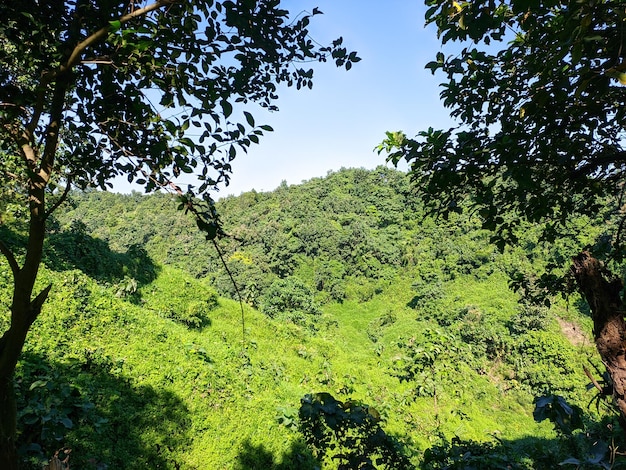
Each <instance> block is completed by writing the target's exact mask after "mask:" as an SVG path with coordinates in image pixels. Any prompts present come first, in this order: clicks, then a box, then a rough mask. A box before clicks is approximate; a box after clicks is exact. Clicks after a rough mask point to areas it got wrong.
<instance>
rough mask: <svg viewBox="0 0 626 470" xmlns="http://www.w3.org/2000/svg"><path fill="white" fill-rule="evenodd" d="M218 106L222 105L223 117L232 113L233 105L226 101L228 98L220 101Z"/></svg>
mask: <svg viewBox="0 0 626 470" xmlns="http://www.w3.org/2000/svg"><path fill="white" fill-rule="evenodd" d="M220 106H221V107H222V111H223V112H224V117H225V118H227V117H229V116H230V115H231V114H233V105H232V104H230V103H229V102H228V100H222V101H220Z"/></svg>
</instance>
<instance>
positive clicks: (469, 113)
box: [381, 0, 626, 246]
mask: <svg viewBox="0 0 626 470" xmlns="http://www.w3.org/2000/svg"><path fill="white" fill-rule="evenodd" d="M427 5H428V6H429V8H428V10H427V12H426V22H427V23H429V24H434V25H436V26H437V29H438V34H439V37H440V38H441V41H442V43H443V44H446V43H448V42H458V43H461V44H462V48H461V51H460V52H459V53H458V54H453V55H450V56H446V55H444V53H443V52H439V53H437V56H436V60H434V61H432V62H430V63H428V64H427V66H426V67H427V68H429V69H431V70H432V71H433V73H435V72H443V74H444V75H445V76H446V81H445V82H444V83H442V85H441V86H442V91H441V99H442V101H443V104H444V105H445V106H446V107H447V108H449V109H450V114H451V115H452V116H453V117H454V118H456V119H457V121H458V126H457V127H456V128H453V129H447V130H435V129H428V130H426V131H423V132H420V133H419V134H418V136H417V138H415V139H406V138H405V137H404V135H403V134H402V133H390V134H389V135H388V138H387V140H386V141H385V143H384V144H383V146H382V147H381V148H386V149H388V150H390V151H391V153H390V159H392V160H393V161H394V162H398V161H399V160H400V159H402V158H406V159H407V160H408V161H409V162H410V164H411V171H412V174H413V176H414V178H415V180H416V183H417V184H416V186H417V187H419V188H420V189H421V190H422V192H423V194H424V196H425V197H426V198H427V199H428V200H429V201H430V202H431V203H434V204H435V206H436V207H437V209H438V210H441V211H442V212H444V213H445V212H448V211H455V210H459V208H460V201H461V200H462V199H464V198H465V197H466V196H467V195H471V197H472V198H473V199H472V200H473V202H474V203H476V204H477V205H478V206H479V207H480V216H481V217H482V219H483V221H484V222H483V223H484V226H485V228H489V229H492V230H495V231H496V233H497V238H498V240H499V242H500V244H501V246H503V244H504V242H506V241H515V238H516V235H515V232H516V228H517V227H518V226H519V223H520V219H526V220H529V221H531V222H538V221H544V222H547V225H546V231H545V235H546V237H547V239H548V240H554V238H555V236H556V234H557V233H559V232H560V231H561V229H562V228H563V227H564V226H565V225H566V224H567V221H568V220H570V218H571V217H572V216H574V215H577V214H586V215H595V214H597V213H598V211H599V210H600V209H601V208H602V207H603V206H604V205H605V203H606V201H605V199H603V198H604V197H605V196H607V195H616V194H619V193H620V192H621V190H622V186H623V181H624V176H625V173H624V172H625V170H626V150H625V148H624V135H625V130H626V127H625V122H626V121H625V117H626V114H625V113H626V106H625V105H626V88H625V87H624V85H626V62H625V57H626V51H625V48H624V46H625V41H626V40H625V38H624V21H625V19H626V13H625V12H624V8H623V3H622V2H620V1H611V0H601V1H592V2H575V1H571V2H569V1H552V0H550V1H542V2H538V1H527V0H516V1H499V2H494V1H491V0H489V1H487V0H485V1H477V2H474V1H472V2H469V1H467V2H456V1H454V2H449V1H443V0H431V1H428V2H427ZM618 206H619V205H618V204H616V206H615V207H614V208H616V207H618ZM513 214H514V216H512V215H513ZM618 235H619V234H618ZM617 238H619V236H617ZM616 241H617V242H618V244H619V239H618V240H616Z"/></svg>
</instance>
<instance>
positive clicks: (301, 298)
mask: <svg viewBox="0 0 626 470" xmlns="http://www.w3.org/2000/svg"><path fill="white" fill-rule="evenodd" d="M260 309H261V311H262V312H263V313H265V314H266V315H267V316H269V317H271V318H274V317H277V316H278V315H280V314H287V315H288V316H289V317H293V316H297V315H298V314H305V315H319V314H320V313H321V311H320V308H319V305H317V304H316V302H315V300H314V299H313V292H312V291H311V290H310V289H309V287H308V286H307V285H306V284H305V283H304V282H302V281H301V280H300V279H298V278H297V277H294V276H290V277H288V278H285V279H278V280H276V281H274V282H273V283H272V285H271V286H270V287H269V288H268V289H267V291H266V292H265V293H264V294H263V298H262V299H261V306H260Z"/></svg>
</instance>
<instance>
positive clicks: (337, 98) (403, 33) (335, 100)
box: [217, 0, 452, 197]
mask: <svg viewBox="0 0 626 470" xmlns="http://www.w3.org/2000/svg"><path fill="white" fill-rule="evenodd" d="M283 4H284V5H285V7H286V8H287V9H289V11H290V12H292V13H296V12H299V11H302V10H306V11H312V9H313V8H314V7H316V6H317V7H318V8H319V9H320V10H321V11H322V12H323V13H324V14H323V15H319V16H315V17H314V18H313V19H312V21H311V27H310V29H311V36H312V37H313V38H314V39H315V40H316V41H317V42H319V43H322V44H328V43H330V42H331V41H332V40H334V39H336V38H338V37H340V36H341V37H343V39H344V45H345V46H346V47H347V49H348V51H351V50H356V51H357V52H358V54H359V56H360V57H361V59H362V60H361V62H359V63H357V64H355V65H354V66H353V68H352V69H351V70H350V71H346V70H345V68H337V67H336V66H335V65H334V63H332V62H327V63H323V64H317V65H316V66H315V72H314V78H313V89H312V90H308V89H306V90H296V89H295V87H294V88H287V87H285V88H283V89H281V90H280V93H279V96H280V98H279V100H278V102H277V105H278V107H279V111H278V112H275V113H268V112H265V111H264V110H261V109H259V110H258V111H255V112H253V114H254V115H255V119H256V121H257V123H261V122H262V123H264V124H269V125H271V126H272V127H273V128H274V132H271V133H268V134H266V135H265V136H264V137H263V138H262V139H261V142H260V144H259V145H257V146H253V147H252V148H251V149H250V150H249V151H248V153H247V154H244V153H238V155H237V158H236V159H235V161H234V162H233V175H232V179H231V183H230V185H229V186H228V187H227V188H224V189H222V190H221V191H220V193H219V194H218V195H217V196H218V197H221V196H224V195H228V194H233V195H239V194H240V193H241V192H244V191H249V190H252V189H255V190H257V191H271V190H273V189H275V188H276V187H277V186H279V185H280V183H281V182H282V181H286V182H287V183H288V184H298V183H301V182H302V181H305V180H308V179H311V178H313V177H318V176H325V175H326V174H327V173H328V172H329V171H336V170H339V169H341V168H342V167H345V168H360V167H364V168H375V167H376V166H378V165H381V164H385V158H384V156H383V155H378V154H377V153H376V152H374V148H375V147H376V145H378V144H379V143H380V142H381V141H382V140H383V139H384V138H385V131H397V130H403V131H404V132H406V133H407V135H409V136H412V135H415V134H416V133H417V132H418V131H420V130H425V129H427V128H428V127H430V126H432V127H442V128H444V127H445V128H447V127H450V126H451V124H452V121H451V120H450V118H449V117H448V113H447V111H446V110H445V108H444V107H443V105H442V104H441V102H440V101H439V91H440V90H439V86H438V84H439V83H440V82H442V81H443V77H442V76H436V75H435V76H433V75H432V74H431V72H430V71H429V70H426V69H425V68H424V66H425V65H426V63H427V62H429V61H431V60H434V57H435V55H436V53H437V52H438V51H440V50H441V45H440V42H439V41H438V40H437V34H436V29H435V28H434V27H433V26H429V27H427V28H425V27H424V11H425V7H424V4H423V2H422V1H419V0H417V1H416V0H386V1H385V2H375V1H372V0H288V1H285V2H283Z"/></svg>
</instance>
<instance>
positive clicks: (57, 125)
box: [0, 0, 359, 469]
mask: <svg viewBox="0 0 626 470" xmlns="http://www.w3.org/2000/svg"><path fill="white" fill-rule="evenodd" d="M320 13H321V12H320V11H319V10H318V9H317V8H315V9H313V11H312V12H311V13H310V14H309V13H304V14H300V15H298V16H297V17H295V18H293V17H290V14H289V11H287V10H285V9H283V8H281V5H280V1H278V0H261V1H242V2H239V1H237V2H234V1H230V0H226V1H217V2H215V1H213V0H194V1H181V0H154V1H150V0H147V1H140V2H136V1H134V0H113V1H106V2H100V1H92V0H87V1H73V2H59V1H42V2H40V1H37V0H28V1H25V2H19V3H6V2H3V3H2V4H0V16H1V17H2V18H3V24H2V26H0V64H2V65H1V66H0V163H2V169H1V170H0V187H1V188H2V189H1V190H0V196H1V197H2V202H0V223H2V224H5V223H9V222H11V223H13V224H12V226H11V229H13V230H17V231H23V234H24V238H25V240H26V241H25V243H24V244H23V245H22V246H19V245H18V246H12V245H11V243H10V242H11V240H10V239H7V238H6V237H3V238H2V239H0V253H2V255H3V257H4V258H5V259H6V261H7V263H8V267H9V269H10V271H11V274H12V277H13V283H12V284H13V285H14V286H15V288H14V294H15V295H13V300H12V303H11V306H10V327H9V328H6V329H4V330H2V337H1V338H0V397H1V398H2V399H1V400H0V403H1V404H2V407H3V409H2V413H0V465H2V466H3V467H6V468H7V469H13V468H16V467H17V465H18V463H17V457H16V453H15V440H16V423H15V416H16V413H15V409H14V407H15V400H14V399H13V397H12V395H13V389H12V385H11V380H12V375H13V372H14V369H15V366H16V364H17V361H18V358H19V356H20V354H21V352H22V349H23V346H24V341H25V338H26V336H27V333H28V331H29V329H30V327H31V325H32V324H33V322H34V321H35V320H36V318H37V316H38V315H39V314H40V312H41V309H42V307H43V304H44V303H45V301H46V299H47V297H48V296H49V294H50V291H51V289H52V284H50V285H49V286H47V287H39V290H38V291H37V292H36V291H35V284H36V282H37V278H38V273H39V269H40V265H41V263H42V257H43V247H44V240H45V238H46V235H47V226H46V222H47V221H48V219H49V218H50V216H51V215H52V213H53V212H54V211H55V210H56V209H58V207H59V206H60V205H61V204H62V203H63V202H64V201H65V200H66V198H67V196H68V194H69V191H70V189H71V188H72V186H74V187H78V188H81V189H86V188H90V187H98V188H100V189H106V188H110V187H112V180H113V179H114V178H115V177H120V176H121V177H124V178H125V179H126V180H127V181H128V182H129V183H135V184H136V185H139V186H140V187H142V188H143V189H144V191H145V192H147V193H149V192H155V191H158V190H161V189H164V190H166V191H170V192H172V193H175V194H176V195H177V197H178V202H179V209H181V210H184V212H185V214H187V213H190V214H191V215H192V216H193V217H194V219H195V223H196V227H195V230H198V229H199V230H200V231H201V232H203V234H204V235H205V237H206V238H207V239H208V240H215V238H216V237H218V236H222V235H224V233H223V231H222V230H221V228H220V221H219V217H218V215H217V212H216V210H215V207H214V201H213V198H212V196H211V191H213V190H215V189H217V186H218V185H219V184H226V185H227V184H228V182H229V178H230V174H231V162H232V161H233V159H234V158H235V157H236V155H237V152H238V151H241V150H243V151H247V149H248V148H249V147H250V146H251V145H252V144H256V143H258V142H259V140H260V137H261V136H262V135H263V134H264V132H268V131H271V130H272V129H271V127H269V126H266V125H262V124H257V123H256V120H255V118H254V116H253V115H252V113H251V112H250V109H251V108H250V104H258V105H260V106H261V107H264V108H267V109H269V110H276V109H277V108H276V105H275V104H274V103H275V100H276V99H277V98H278V94H277V89H278V86H279V85H281V84H285V85H287V86H292V85H295V86H296V87H297V88H302V87H309V88H310V87H312V85H313V83H312V78H313V69H312V68H308V69H307V68H303V67H301V66H300V64H302V63H305V62H325V61H327V60H329V59H331V60H333V61H334V62H335V63H336V65H337V66H343V67H345V68H346V69H350V68H351V67H352V64H354V63H355V62H358V61H359V58H358V57H357V55H356V53H355V52H349V51H348V50H347V49H346V48H345V47H343V45H342V42H343V40H342V38H339V39H337V40H335V41H333V42H332V44H331V45H329V46H321V45H319V44H318V43H316V42H314V41H313V40H312V39H311V38H309V36H308V26H309V22H310V19H311V18H312V17H313V16H315V15H318V14H320ZM187 174H194V175H195V176H196V177H197V186H194V185H192V184H188V185H187V189H186V191H183V189H181V185H182V182H181V180H183V179H184V176H185V175H187ZM66 235H70V239H67V238H64V237H63V235H61V237H60V239H58V240H57V242H58V243H59V244H60V245H65V248H69V247H74V248H76V250H75V251H74V252H71V251H70V250H67V249H66V250H60V251H59V253H65V254H66V256H69V258H70V259H69V260H68V261H70V262H74V263H87V264H86V265H84V266H82V267H83V268H85V269H89V270H101V274H102V275H104V274H105V273H106V274H111V271H110V270H109V269H107V267H106V266H101V265H99V264H98V263H97V261H96V260H95V259H94V258H97V256H98V252H99V251H101V250H100V249H96V250H94V251H91V252H90V251H89V250H90V249H91V248H93V246H92V245H90V244H86V243H85V241H86V238H85V234H84V233H82V232H81V230H80V229H79V230H77V231H75V232H74V233H69V234H68V233H66ZM72 239H73V240H72ZM72 241H76V242H77V243H72ZM100 248H101V249H106V247H100ZM83 255H86V256H83ZM85 258H89V259H85ZM52 260H55V258H54V257H53V258H52ZM124 277H126V278H127V280H124V281H123V284H122V285H120V287H119V289H118V293H119V295H123V296H124V295H128V294H134V293H135V292H136V289H137V288H136V286H135V283H136V282H138V281H139V279H138V278H137V277H136V276H135V275H134V274H133V273H130V274H128V275H126V273H124ZM202 310H203V307H202V306H199V307H198V306H196V307H194V308H192V309H191V310H189V311H187V312H185V313H184V314H183V315H182V316H181V318H182V320H183V321H184V322H186V323H188V324H190V325H193V326H199V325H200V324H201V323H202V322H204V319H203V318H202V315H203V313H202ZM3 323H4V322H3Z"/></svg>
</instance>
